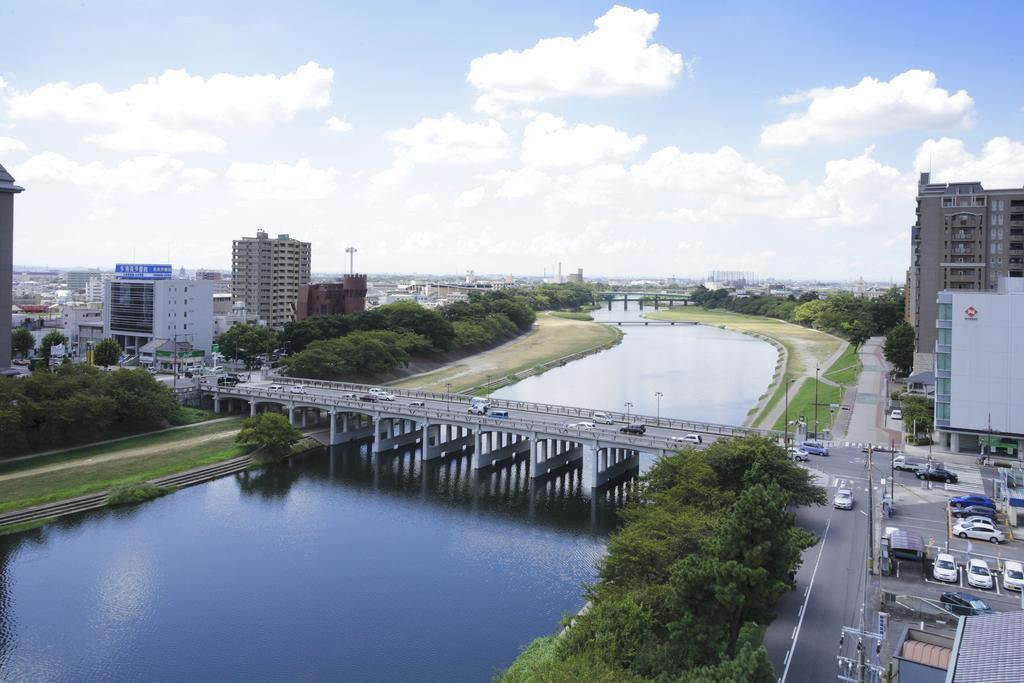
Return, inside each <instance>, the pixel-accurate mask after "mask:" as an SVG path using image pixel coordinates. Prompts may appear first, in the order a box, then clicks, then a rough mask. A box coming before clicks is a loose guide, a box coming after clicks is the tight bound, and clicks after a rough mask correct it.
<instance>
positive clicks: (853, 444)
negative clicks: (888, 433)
mask: <svg viewBox="0 0 1024 683" xmlns="http://www.w3.org/2000/svg"><path fill="white" fill-rule="evenodd" d="M842 443H843V447H844V448H862V449H863V448H867V447H868V446H871V447H872V448H874V449H875V450H881V449H885V450H886V451H888V450H889V446H888V445H884V446H881V445H879V444H877V443H868V442H867V441H843V442H842ZM836 446H837V447H838V446H839V442H836Z"/></svg>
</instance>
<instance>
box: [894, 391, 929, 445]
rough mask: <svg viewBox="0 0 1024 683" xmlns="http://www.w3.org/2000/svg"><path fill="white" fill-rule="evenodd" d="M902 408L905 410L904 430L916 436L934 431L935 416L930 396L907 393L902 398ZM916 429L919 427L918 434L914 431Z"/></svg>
mask: <svg viewBox="0 0 1024 683" xmlns="http://www.w3.org/2000/svg"><path fill="white" fill-rule="evenodd" d="M900 409H901V410H902V411H903V431H905V432H906V433H907V434H911V435H912V436H915V437H916V436H917V434H928V435H930V434H931V433H932V423H933V420H934V417H933V413H932V406H931V402H929V400H928V397H926V396H916V395H913V394H905V395H904V396H903V397H902V399H901V400H900ZM914 429H917V434H914V433H913V432H914Z"/></svg>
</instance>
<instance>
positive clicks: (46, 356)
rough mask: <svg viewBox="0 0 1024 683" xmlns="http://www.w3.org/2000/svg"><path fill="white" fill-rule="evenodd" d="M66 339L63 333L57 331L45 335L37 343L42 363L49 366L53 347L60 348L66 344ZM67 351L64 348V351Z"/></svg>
mask: <svg viewBox="0 0 1024 683" xmlns="http://www.w3.org/2000/svg"><path fill="white" fill-rule="evenodd" d="M67 343H68V338H67V337H65V336H64V333H63V332H61V331H59V330H52V331H50V332H47V333H46V336H44V337H43V339H42V340H41V341H40V342H39V353H40V355H42V357H43V362H44V363H46V364H47V365H49V363H50V354H51V353H52V352H53V347H54V346H60V345H61V344H65V345H66V344H67ZM67 350H68V349H67V348H65V351H67Z"/></svg>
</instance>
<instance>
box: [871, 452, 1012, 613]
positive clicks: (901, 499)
mask: <svg viewBox="0 0 1024 683" xmlns="http://www.w3.org/2000/svg"><path fill="white" fill-rule="evenodd" d="M948 469H949V470H951V471H953V472H955V473H956V474H957V475H958V477H959V481H958V483H957V484H941V483H937V482H931V483H929V482H921V481H919V480H917V479H916V478H915V477H914V475H913V474H912V473H909V472H906V473H903V472H896V477H895V496H894V508H895V512H894V514H893V516H892V517H890V518H887V519H884V520H883V522H882V525H883V533H884V529H885V527H896V528H899V529H901V530H904V531H909V532H913V533H917V534H919V535H920V536H921V539H922V540H923V542H924V546H925V553H926V556H925V559H923V560H921V561H912V560H896V561H895V563H894V564H895V566H894V572H893V573H892V574H891V575H889V576H883V577H882V582H881V587H882V590H883V591H887V592H891V593H895V594H897V595H911V596H916V597H920V598H925V599H927V600H934V601H938V600H939V598H940V597H941V595H942V594H943V593H945V592H948V591H964V592H967V593H972V594H974V595H977V596H978V597H980V598H982V599H983V600H984V601H985V602H986V603H987V604H988V606H989V607H991V608H992V609H994V610H996V611H1009V610H1018V609H1021V606H1022V603H1021V593H1020V592H1019V591H1008V590H1006V588H1004V586H1003V576H1002V569H1003V565H1004V562H1006V561H1007V560H1016V561H1018V562H1024V542H1022V541H1020V540H1016V539H1015V538H1014V534H1013V530H1012V529H1010V528H1009V527H1008V526H1007V525H1006V524H1005V521H1003V518H1002V517H1000V518H999V523H998V524H997V527H998V528H999V529H1000V530H1001V531H1003V533H1004V534H1005V535H1006V537H1007V541H1006V542H1004V543H1000V544H994V543H990V542H987V541H983V540H970V539H961V538H958V537H956V536H953V535H951V533H950V531H951V527H952V523H955V522H956V521H957V520H956V519H955V518H951V516H950V514H949V510H948V505H947V502H948V500H949V499H950V498H952V497H954V496H961V495H965V494H980V495H988V496H991V495H992V489H993V483H992V479H991V475H992V472H991V471H990V470H988V469H987V468H986V469H981V468H979V467H976V466H966V465H959V466H958V465H948ZM887 483H889V484H890V487H889V488H890V491H891V490H892V488H891V482H887ZM938 553H949V554H950V555H952V556H953V559H954V562H955V563H956V565H957V579H956V581H955V582H943V581H938V580H936V579H935V578H934V577H933V574H932V563H933V561H934V560H935V557H936V555H937V554H938ZM972 558H974V559H981V560H984V561H985V562H986V564H987V565H988V568H989V569H990V570H991V572H992V577H993V586H992V588H988V589H986V588H977V587H974V586H970V585H968V582H967V577H966V565H967V562H968V561H969V560H970V559H972Z"/></svg>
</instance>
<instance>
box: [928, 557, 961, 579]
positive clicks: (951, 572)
mask: <svg viewBox="0 0 1024 683" xmlns="http://www.w3.org/2000/svg"><path fill="white" fill-rule="evenodd" d="M932 577H933V578H935V580H936V581H945V582H946V583H956V582H957V581H959V580H960V570H959V569H957V566H956V560H954V559H953V556H952V555H950V554H949V553H939V554H938V555H936V556H935V564H933V565H932Z"/></svg>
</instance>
